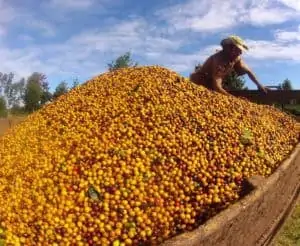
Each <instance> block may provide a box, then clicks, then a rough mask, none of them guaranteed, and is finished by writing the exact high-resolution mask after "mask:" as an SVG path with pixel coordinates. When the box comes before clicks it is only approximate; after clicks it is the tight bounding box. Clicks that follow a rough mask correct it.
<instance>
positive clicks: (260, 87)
mask: <svg viewBox="0 0 300 246" xmlns="http://www.w3.org/2000/svg"><path fill="white" fill-rule="evenodd" d="M257 87H258V89H259V90H262V91H263V92H264V93H265V94H267V93H268V91H270V89H269V88H268V87H265V86H262V85H258V86H257Z"/></svg>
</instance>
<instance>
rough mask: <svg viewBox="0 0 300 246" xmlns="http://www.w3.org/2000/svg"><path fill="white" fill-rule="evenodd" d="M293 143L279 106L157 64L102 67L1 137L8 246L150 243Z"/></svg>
mask: <svg viewBox="0 0 300 246" xmlns="http://www.w3.org/2000/svg"><path fill="white" fill-rule="evenodd" d="M298 140H299V134H298V131H297V129H296V122H295V121H294V120H293V119H292V118H291V117H289V116H288V115H286V114H284V113H283V112H281V111H279V110H277V109H275V108H273V107H271V106H263V105H257V104H254V103H251V102H248V101H246V100H243V99H239V98H235V97H233V96H224V95H221V94H219V93H214V92H211V91H208V90H207V89H205V88H204V87H202V86H197V85H195V84H193V83H192V82H190V81H189V80H188V79H185V78H183V77H181V76H180V75H179V74H177V73H175V72H173V71H170V70H168V69H166V68H164V67H160V66H145V67H135V68H125V69H120V70H117V71H114V72H109V73H104V74H102V75H100V76H98V77H95V78H93V79H91V80H89V81H87V82H86V83H84V84H83V85H81V86H79V87H77V88H76V89H73V90H72V91H70V92H69V93H68V94H66V95H63V96H61V97H60V98H58V99H57V100H56V101H55V102H53V103H51V104H49V105H47V106H44V107H43V108H42V109H41V110H39V111H37V112H35V113H33V114H32V115H30V116H29V117H28V118H27V119H26V120H25V121H24V122H22V123H20V124H19V125H17V126H16V127H14V128H12V129H11V130H10V131H9V132H8V133H7V134H6V135H4V136H3V137H2V138H1V139H0V223H1V224H0V226H1V228H2V229H3V230H4V232H5V233H4V236H5V241H6V243H7V245H41V246H46V245H114V246H121V245H157V244H159V243H161V242H163V241H164V240H166V239H168V238H171V237H173V236H175V235H177V234H179V233H183V232H185V231H188V230H192V229H194V228H196V227H197V226H199V225H200V224H201V223H203V222H204V221H206V220H207V219H209V218H211V217H212V216H213V215H215V214H216V213H218V212H219V211H221V210H222V209H225V208H226V207H228V206H229V205H230V204H232V203H234V202H235V201H237V199H239V197H240V191H241V184H242V181H243V180H244V179H245V178H246V177H250V176H252V175H262V176H269V175H270V174H272V172H273V171H274V170H275V169H276V168H277V167H278V165H279V164H280V163H281V162H282V160H284V159H285V158H286V157H287V156H288V155H289V154H290V152H291V151H292V150H293V148H294V147H295V145H296V144H297V142H298Z"/></svg>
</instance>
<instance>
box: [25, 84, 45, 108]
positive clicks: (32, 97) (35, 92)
mask: <svg viewBox="0 0 300 246" xmlns="http://www.w3.org/2000/svg"><path fill="white" fill-rule="evenodd" d="M42 95H43V90H42V88H41V86H40V84H39V81H37V80H36V78H29V79H28V81H27V85H26V89H25V95H24V104H25V110H26V112H29V113H32V112H33V111H35V110H37V109H39V108H40V106H41V104H40V102H41V98H42Z"/></svg>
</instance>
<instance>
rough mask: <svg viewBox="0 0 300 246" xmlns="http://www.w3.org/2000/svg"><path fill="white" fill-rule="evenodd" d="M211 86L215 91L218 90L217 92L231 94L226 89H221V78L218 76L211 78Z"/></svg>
mask: <svg viewBox="0 0 300 246" xmlns="http://www.w3.org/2000/svg"><path fill="white" fill-rule="evenodd" d="M212 87H213V89H214V90H215V91H217V92H219V93H222V94H224V95H227V96H229V95H231V94H230V93H228V92H227V91H226V90H224V89H223V87H222V79H221V78H219V77H214V78H213V79H212Z"/></svg>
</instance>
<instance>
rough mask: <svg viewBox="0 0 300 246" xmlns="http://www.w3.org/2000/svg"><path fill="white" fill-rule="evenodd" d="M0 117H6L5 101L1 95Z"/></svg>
mask: <svg viewBox="0 0 300 246" xmlns="http://www.w3.org/2000/svg"><path fill="white" fill-rule="evenodd" d="M0 117H1V118H5V117H7V107H6V101H5V99H4V98H3V97H0Z"/></svg>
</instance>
